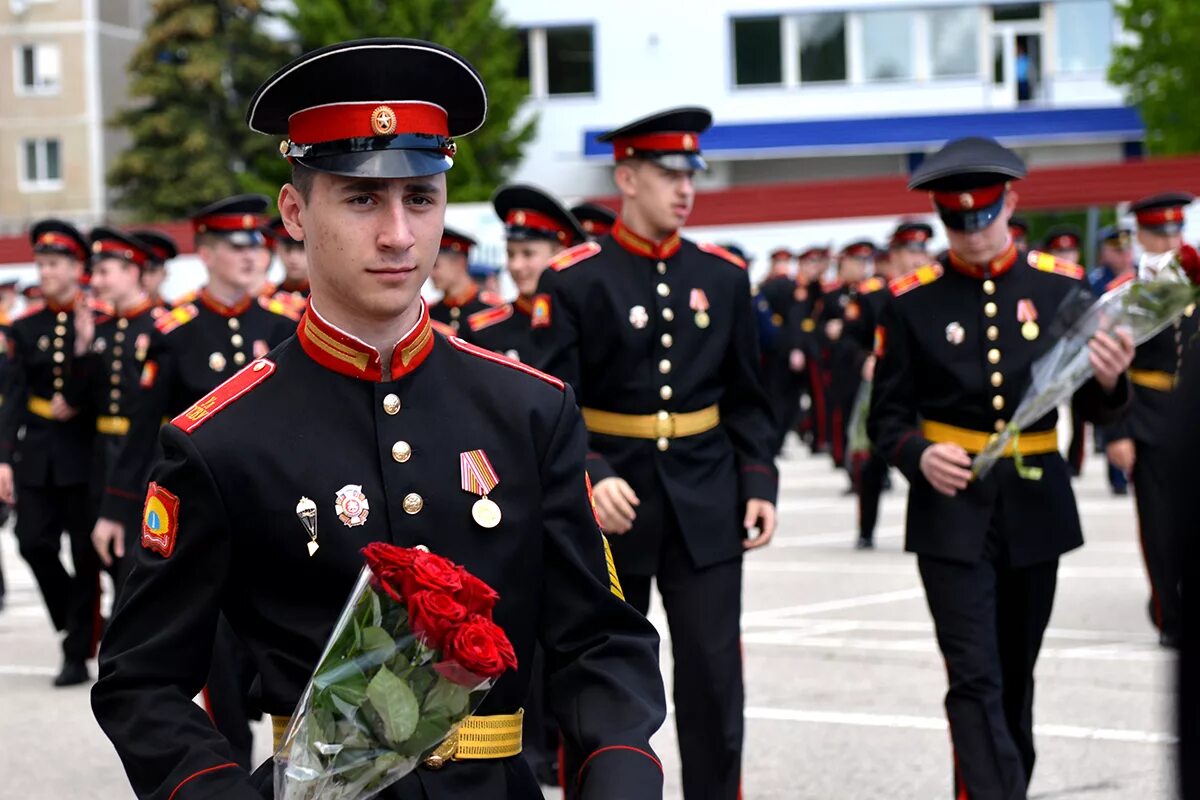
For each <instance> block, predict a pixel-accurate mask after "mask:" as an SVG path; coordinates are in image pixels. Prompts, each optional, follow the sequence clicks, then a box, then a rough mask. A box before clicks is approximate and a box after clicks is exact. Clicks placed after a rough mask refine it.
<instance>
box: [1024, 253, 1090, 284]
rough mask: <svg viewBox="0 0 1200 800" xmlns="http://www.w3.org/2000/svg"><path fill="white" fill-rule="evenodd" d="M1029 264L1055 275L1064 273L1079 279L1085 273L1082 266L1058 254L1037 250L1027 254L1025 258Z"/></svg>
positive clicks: (1081, 278)
mask: <svg viewBox="0 0 1200 800" xmlns="http://www.w3.org/2000/svg"><path fill="white" fill-rule="evenodd" d="M1026 260H1027V261H1028V262H1029V266H1031V267H1033V268H1034V269H1036V270H1039V271H1041V272H1053V273H1054V274H1056V275H1066V276H1067V277H1068V278H1074V279H1075V280H1077V281H1081V280H1083V278H1084V275H1085V274H1086V273H1085V272H1084V270H1083V267H1081V266H1079V265H1078V264H1074V263H1072V262H1070V261H1067V260H1065V259H1062V258H1059V257H1058V256H1054V255H1051V254H1050V253H1042V252H1039V251H1037V250H1030V251H1029V256H1028V258H1027V259H1026Z"/></svg>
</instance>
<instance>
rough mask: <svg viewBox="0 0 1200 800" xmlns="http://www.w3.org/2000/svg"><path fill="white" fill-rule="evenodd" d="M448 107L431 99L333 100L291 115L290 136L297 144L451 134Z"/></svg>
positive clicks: (289, 121)
mask: <svg viewBox="0 0 1200 800" xmlns="http://www.w3.org/2000/svg"><path fill="white" fill-rule="evenodd" d="M449 130H450V129H449V125H448V123H447V121H446V110H445V109H443V108H441V107H440V106H435V105H433V104H431V103H415V102H412V101H404V102H399V101H397V102H394V103H376V102H372V103H331V104H329V105H325V106H317V107H315V108H306V109H304V110H303V111H297V112H296V113H295V114H292V116H291V117H289V118H288V138H289V139H291V140H292V141H293V142H295V143H296V144H320V143H321V142H334V141H338V140H340V139H361V138H370V137H373V136H395V135H397V134H408V133H421V134H426V135H429V136H449V135H450V134H449Z"/></svg>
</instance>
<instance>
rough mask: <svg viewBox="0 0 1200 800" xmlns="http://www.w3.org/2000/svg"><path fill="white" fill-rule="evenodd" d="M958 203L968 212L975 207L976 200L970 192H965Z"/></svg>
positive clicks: (959, 197)
mask: <svg viewBox="0 0 1200 800" xmlns="http://www.w3.org/2000/svg"><path fill="white" fill-rule="evenodd" d="M958 202H959V203H960V204H961V205H962V207H963V208H965V209H967V210H970V209H972V208H974V207H975V198H974V197H973V196H972V195H971V194H970V193H968V192H963V193H962V194H960V195H959V196H958Z"/></svg>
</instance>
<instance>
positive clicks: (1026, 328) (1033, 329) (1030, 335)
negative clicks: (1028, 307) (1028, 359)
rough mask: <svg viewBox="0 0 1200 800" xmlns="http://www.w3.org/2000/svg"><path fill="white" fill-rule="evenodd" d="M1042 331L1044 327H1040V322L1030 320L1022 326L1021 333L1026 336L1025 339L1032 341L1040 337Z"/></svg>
mask: <svg viewBox="0 0 1200 800" xmlns="http://www.w3.org/2000/svg"><path fill="white" fill-rule="evenodd" d="M1041 332H1042V329H1041V328H1039V327H1038V324H1037V323H1036V322H1034V321H1033V320H1030V321H1029V322H1026V323H1025V324H1024V325H1022V326H1021V335H1022V336H1024V337H1025V339H1026V340H1028V341H1030V342H1032V341H1033V340H1034V339H1036V338H1037V337H1038V334H1040V333H1041Z"/></svg>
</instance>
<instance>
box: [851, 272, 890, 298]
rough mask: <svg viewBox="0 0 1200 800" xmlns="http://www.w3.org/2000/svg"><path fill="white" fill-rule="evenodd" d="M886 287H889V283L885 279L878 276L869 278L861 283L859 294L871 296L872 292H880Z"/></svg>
mask: <svg viewBox="0 0 1200 800" xmlns="http://www.w3.org/2000/svg"><path fill="white" fill-rule="evenodd" d="M885 286H887V283H886V282H885V281H884V280H883V278H881V277H879V276H878V275H876V276H875V277H873V278H867V279H866V280H865V281H863V282H862V283H860V284H859V285H858V293H859V294H870V293H871V292H878V291H879V290H880V289H882V288H884V287H885Z"/></svg>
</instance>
